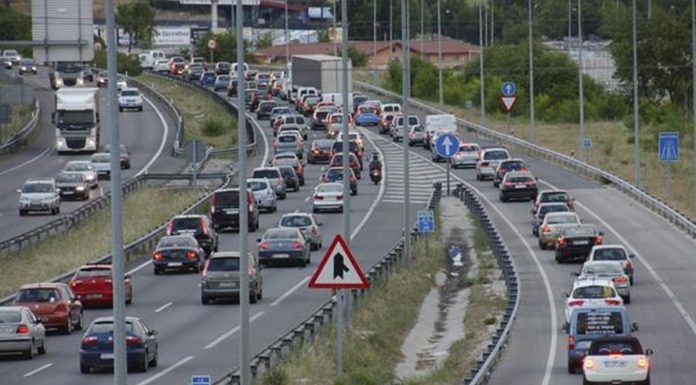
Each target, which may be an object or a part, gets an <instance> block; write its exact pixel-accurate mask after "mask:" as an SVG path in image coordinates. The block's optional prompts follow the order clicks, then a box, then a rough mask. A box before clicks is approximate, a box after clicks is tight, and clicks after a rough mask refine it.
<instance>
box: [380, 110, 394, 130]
mask: <svg viewBox="0 0 696 385" xmlns="http://www.w3.org/2000/svg"><path fill="white" fill-rule="evenodd" d="M397 115H398V114H397V113H394V112H391V113H384V114H382V116H381V117H380V119H379V133H380V134H388V133H389V132H390V131H391V126H392V124H393V123H394V118H395V117H396V116H397Z"/></svg>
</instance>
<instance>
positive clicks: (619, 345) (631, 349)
mask: <svg viewBox="0 0 696 385" xmlns="http://www.w3.org/2000/svg"><path fill="white" fill-rule="evenodd" d="M589 354H591V355H593V356H608V355H610V354H643V347H642V346H641V345H640V342H638V341H637V340H633V339H631V340H625V341H594V342H592V345H590V352H589Z"/></svg>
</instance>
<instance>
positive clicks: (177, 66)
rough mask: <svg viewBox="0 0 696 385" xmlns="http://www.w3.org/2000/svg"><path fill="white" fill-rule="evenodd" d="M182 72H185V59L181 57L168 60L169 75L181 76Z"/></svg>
mask: <svg viewBox="0 0 696 385" xmlns="http://www.w3.org/2000/svg"><path fill="white" fill-rule="evenodd" d="M184 70H186V59H184V58H183V57H181V56H174V57H172V58H171V59H169V73H170V74H171V75H183V73H184Z"/></svg>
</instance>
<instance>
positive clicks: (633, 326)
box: [631, 322, 638, 332]
mask: <svg viewBox="0 0 696 385" xmlns="http://www.w3.org/2000/svg"><path fill="white" fill-rule="evenodd" d="M631 331H632V332H637V331H638V324H637V323H636V322H634V323H632V324H631Z"/></svg>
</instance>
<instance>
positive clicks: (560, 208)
mask: <svg viewBox="0 0 696 385" xmlns="http://www.w3.org/2000/svg"><path fill="white" fill-rule="evenodd" d="M569 211H570V209H569V208H568V206H566V205H546V206H541V207H539V214H541V215H546V214H547V213H557V212H569Z"/></svg>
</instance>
